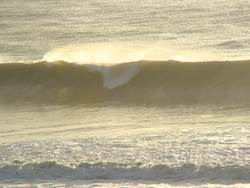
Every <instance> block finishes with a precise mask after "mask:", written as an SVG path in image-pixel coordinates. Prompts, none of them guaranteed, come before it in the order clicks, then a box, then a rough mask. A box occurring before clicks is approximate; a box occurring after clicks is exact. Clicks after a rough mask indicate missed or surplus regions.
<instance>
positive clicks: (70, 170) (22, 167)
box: [0, 161, 250, 182]
mask: <svg viewBox="0 0 250 188" xmlns="http://www.w3.org/2000/svg"><path fill="white" fill-rule="evenodd" d="M14 163H17V164H8V165H3V166H1V167H0V180H7V179H20V178H21V179H25V178H26V179H34V178H39V179H45V178H55V179H84V180H88V179H130V180H135V179H150V180H159V179H183V178H185V179H187V178H188V179H199V178H202V179H213V180H225V179H230V180H245V181H248V182H249V179H250V167H249V166H235V165H234V166H220V165H218V166H208V165H202V166H198V165H196V164H193V163H185V164H182V165H179V166H169V165H165V164H158V165H153V166H145V165H144V164H143V163H136V164H124V163H112V162H110V163H103V162H99V163H80V164H78V165H76V166H73V165H71V166H67V165H62V164H58V163H57V162H55V161H44V162H41V163H25V164H20V163H22V162H20V161H15V162H14Z"/></svg>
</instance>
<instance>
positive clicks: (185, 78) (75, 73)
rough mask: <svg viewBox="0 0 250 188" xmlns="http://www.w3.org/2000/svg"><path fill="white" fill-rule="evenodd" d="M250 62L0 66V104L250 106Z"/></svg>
mask: <svg viewBox="0 0 250 188" xmlns="http://www.w3.org/2000/svg"><path fill="white" fill-rule="evenodd" d="M249 93H250V61H222V62H218V61H217V62H192V63H191V62H178V61H139V62H129V63H121V64H113V65H103V64H99V65H98V64H86V65H79V64H73V63H67V62H62V61H58V62H54V63H47V62H38V63H33V64H25V63H8V64H0V100H1V102H10V101H11V102H12V101H35V102H52V103H67V102H82V103H85V102H87V103H88V102H97V103H99V102H110V101H116V102H118V101H119V102H122V101H124V102H133V103H134V102H137V103H138V102H139V103H163V104H164V103H166V104H169V103H176V102H177V103H186V102H207V101H209V102H217V101H220V102H222V101H226V102H228V101H230V102H234V101H235V102H250V95H249Z"/></svg>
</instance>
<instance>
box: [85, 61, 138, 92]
mask: <svg viewBox="0 0 250 188" xmlns="http://www.w3.org/2000/svg"><path fill="white" fill-rule="evenodd" d="M138 64H139V62H132V63H124V64H119V65H112V66H107V65H104V66H101V65H86V66H87V68H88V69H89V70H90V71H97V72H99V73H100V74H101V75H102V77H103V87H104V88H106V89H114V88H116V87H119V86H122V85H125V84H127V83H128V82H129V81H130V80H132V79H133V78H134V76H135V75H136V74H138V73H139V72H140V69H139V67H138Z"/></svg>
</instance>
